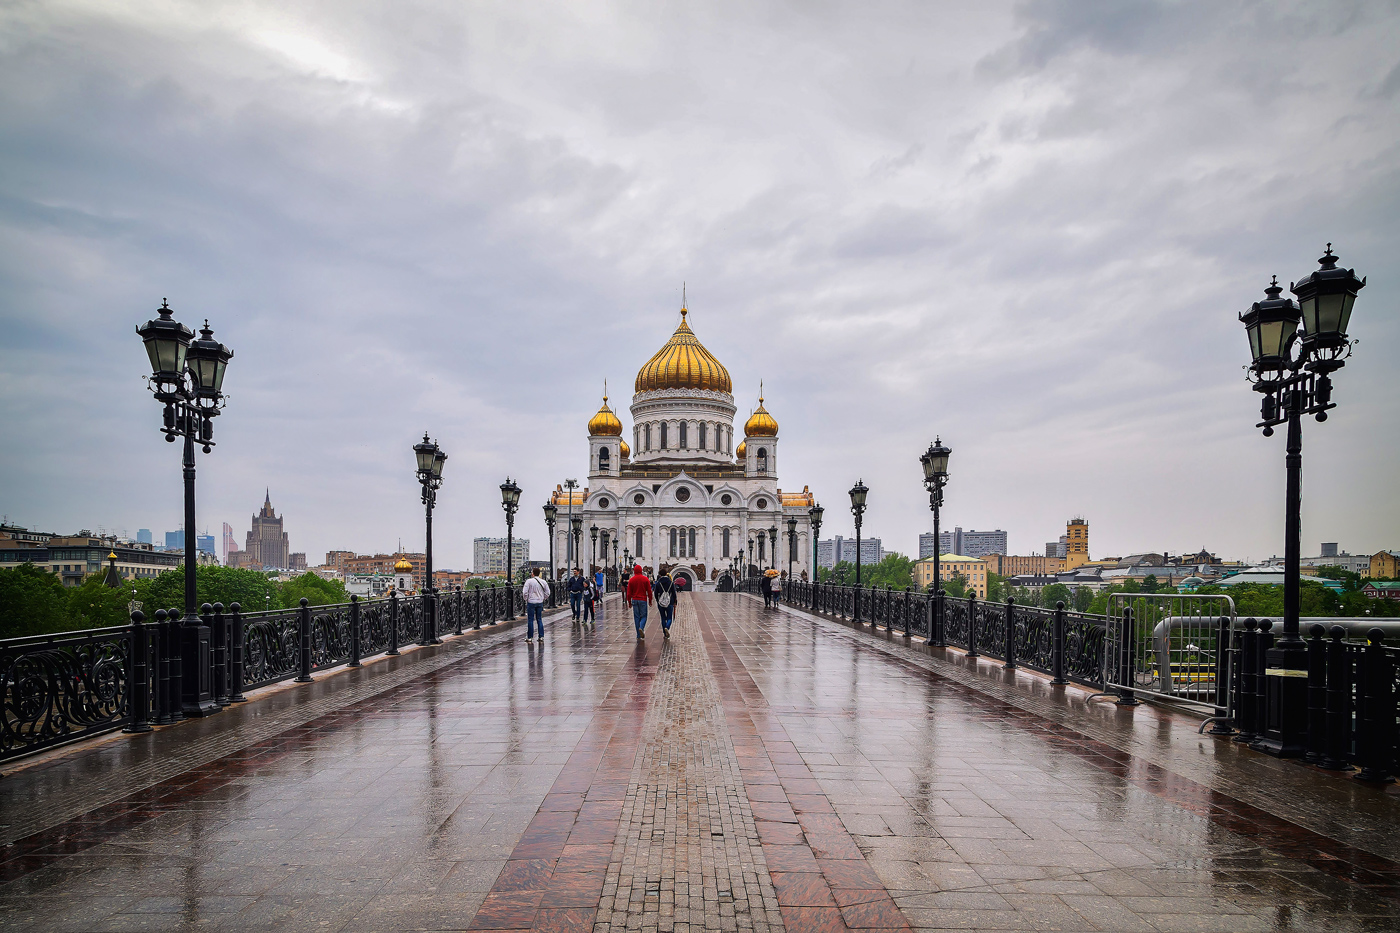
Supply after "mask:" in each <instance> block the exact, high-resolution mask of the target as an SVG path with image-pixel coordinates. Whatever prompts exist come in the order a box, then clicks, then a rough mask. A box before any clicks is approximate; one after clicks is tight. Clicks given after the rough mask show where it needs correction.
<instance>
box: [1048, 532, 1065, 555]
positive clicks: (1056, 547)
mask: <svg viewBox="0 0 1400 933" xmlns="http://www.w3.org/2000/svg"><path fill="white" fill-rule="evenodd" d="M1068 547H1069V536H1068V535H1060V540H1058V541H1046V542H1045V556H1046V557H1054V558H1058V559H1060V560H1063V559H1064V556H1065V550H1066V549H1067V548H1068Z"/></svg>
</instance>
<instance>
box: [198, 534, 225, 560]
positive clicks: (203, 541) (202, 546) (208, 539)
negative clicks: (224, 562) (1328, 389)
mask: <svg viewBox="0 0 1400 933" xmlns="http://www.w3.org/2000/svg"><path fill="white" fill-rule="evenodd" d="M194 546H195V548H196V549H197V550H200V551H203V552H204V553H206V554H208V555H210V556H211V557H218V556H219V552H218V551H216V550H215V549H214V536H213V535H195V536H194Z"/></svg>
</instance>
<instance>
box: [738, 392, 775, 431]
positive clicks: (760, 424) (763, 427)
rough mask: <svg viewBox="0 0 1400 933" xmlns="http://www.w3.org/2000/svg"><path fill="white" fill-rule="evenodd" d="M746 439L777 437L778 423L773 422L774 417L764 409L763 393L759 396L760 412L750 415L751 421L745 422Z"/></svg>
mask: <svg viewBox="0 0 1400 933" xmlns="http://www.w3.org/2000/svg"><path fill="white" fill-rule="evenodd" d="M744 436H745V437H777V436H778V422H777V421H775V420H773V416H772V415H770V414H768V409H766V408H764V407H763V393H762V392H759V394H758V410H757V411H755V412H754V413H753V414H751V415H749V420H748V421H745V422H744Z"/></svg>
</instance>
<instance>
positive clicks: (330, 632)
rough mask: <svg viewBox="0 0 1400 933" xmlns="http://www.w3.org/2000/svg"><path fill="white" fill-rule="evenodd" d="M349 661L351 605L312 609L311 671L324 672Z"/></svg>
mask: <svg viewBox="0 0 1400 933" xmlns="http://www.w3.org/2000/svg"><path fill="white" fill-rule="evenodd" d="M361 624H363V620H362V622H361ZM349 660H350V604H349V603H344V604H341V605H335V606H316V607H314V608H312V609H311V669H312V670H313V671H323V670H326V669H327V668H331V667H335V666H336V665H338V664H344V663H345V662H346V661H349Z"/></svg>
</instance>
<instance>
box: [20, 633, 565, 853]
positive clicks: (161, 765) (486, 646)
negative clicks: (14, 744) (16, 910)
mask: <svg viewBox="0 0 1400 933" xmlns="http://www.w3.org/2000/svg"><path fill="white" fill-rule="evenodd" d="M567 617H568V616H567V610H564V611H561V612H558V613H554V614H552V615H551V617H550V619H549V621H550V622H551V623H553V622H557V621H561V620H563V619H566V618H567ZM524 624H525V623H524V622H523V621H517V622H511V623H506V624H505V626H504V627H503V628H502V627H501V626H497V627H496V630H490V629H488V630H485V631H483V632H482V633H480V634H478V635H470V636H468V637H464V638H455V637H454V638H449V639H447V640H445V641H444V643H443V644H442V645H441V646H440V647H435V648H429V649H420V650H415V651H413V652H411V653H409V654H406V655H404V656H403V657H402V658H401V659H400V660H399V661H398V664H397V666H396V667H395V668H394V669H392V670H382V669H381V670H375V668H374V667H369V668H368V669H366V668H361V669H359V671H357V672H354V673H358V674H359V675H360V676H361V677H365V675H369V676H367V677H365V679H364V682H363V683H360V684H356V685H354V686H347V685H344V684H338V685H334V686H332V687H331V688H330V689H329V691H328V692H327V694H326V695H325V696H323V697H321V698H319V699H314V700H302V701H298V702H294V703H292V704H291V705H288V706H286V707H285V708H283V709H282V710H280V711H276V712H272V713H271V714H270V715H267V713H268V712H269V711H268V710H266V709H262V710H260V709H258V707H260V706H271V705H272V704H274V703H276V702H277V701H279V700H284V701H285V700H286V698H287V697H288V695H289V694H288V692H287V691H285V690H279V691H278V692H276V693H273V694H271V695H268V696H264V697H254V698H253V699H251V700H250V701H249V702H248V703H246V704H240V705H238V706H235V707H231V708H230V709H229V710H228V711H226V713H225V714H224V716H219V717H215V718H213V719H210V720H200V721H191V722H185V723H182V724H180V725H176V726H170V727H166V728H163V729H158V730H156V731H155V732H151V733H147V734H145V735H130V736H109V737H104V738H99V739H95V740H93V745H98V744H100V745H101V746H102V747H100V748H98V747H91V746H89V747H84V745H83V744H79V745H75V746H72V747H71V748H69V749H67V750H65V752H64V753H63V754H62V755H61V757H59V758H56V759H54V760H51V761H46V762H44V763H42V764H38V765H35V766H33V767H32V768H29V769H25V770H21V771H18V772H15V773H11V774H7V775H5V780H4V783H3V784H0V814H3V820H4V822H3V823H0V872H2V871H3V870H4V869H3V863H5V862H6V861H8V860H10V859H12V858H14V857H16V856H18V855H21V854H24V853H22V852H18V851H16V850H15V846H16V845H17V842H16V840H24V839H25V838H26V837H29V836H32V835H34V834H36V833H39V832H41V831H43V830H46V829H50V828H53V827H58V826H60V825H61V824H64V823H67V822H70V821H72V820H74V819H75V818H77V817H80V816H83V815H85V814H92V813H93V812H94V811H98V810H102V809H103V808H106V807H111V806H113V805H119V802H120V801H122V800H123V799H125V798H129V797H131V796H132V795H133V794H137V793H139V792H141V791H145V790H148V789H149V788H152V787H154V786H156V785H158V784H160V783H162V782H164V781H168V780H171V779H172V778H176V777H178V776H180V775H182V774H185V773H186V772H189V771H191V770H192V769H196V768H200V767H203V766H206V765H209V764H210V763H211V762H214V761H217V760H218V759H220V758H223V757H225V756H227V755H229V754H230V753H233V752H238V751H241V750H244V749H248V748H251V747H252V746H254V745H257V744H259V743H264V742H267V741H269V740H271V739H274V738H276V737H277V736H279V735H281V734H283V733H285V732H287V731H288V730H293V729H298V728H301V727H304V726H306V725H308V724H309V723H313V722H315V721H316V720H318V719H321V718H322V717H325V716H327V715H329V714H333V713H336V712H338V711H341V710H344V709H347V708H348V707H352V706H355V705H357V704H360V703H363V702H365V701H367V700H370V699H372V698H374V697H376V696H379V695H381V694H384V693H387V692H389V691H395V692H396V696H399V697H401V696H402V692H401V691H399V690H397V688H401V687H403V686H404V685H406V684H409V683H411V682H413V681H416V680H419V679H420V678H423V677H424V676H425V675H427V674H431V673H433V672H436V671H439V670H442V669H443V668H445V667H448V666H450V665H453V664H458V663H461V662H464V661H469V660H472V659H474V658H477V657H480V656H481V655H483V654H485V653H486V652H489V651H492V650H495V649H497V648H499V647H501V646H503V645H505V644H507V643H508V642H509V641H510V640H511V639H512V638H514V637H516V636H515V635H512V634H511V629H513V628H516V627H518V626H523V625H524ZM517 634H518V633H517ZM376 660H378V659H376ZM376 666H377V665H376ZM386 666H387V665H386ZM351 673H352V672H351V671H349V670H347V669H341V670H334V671H331V672H330V673H328V674H324V675H320V676H319V677H318V678H317V680H316V686H320V685H322V684H323V683H324V681H326V680H328V679H334V678H337V677H341V676H343V675H345V674H351ZM336 687H340V689H336ZM294 689H301V688H294ZM226 716H236V717H238V720H237V721H235V722H232V723H230V722H229V720H228V719H227V718H225V717H226ZM201 727H203V728H204V729H205V730H206V732H205V734H204V735H202V736H201V735H191V733H192V732H195V731H196V730H198V729H200V728H201ZM113 743H122V744H125V745H128V746H134V748H131V749H129V750H128V749H122V750H121V755H120V756H116V755H114V756H112V760H111V761H110V762H106V761H99V760H97V756H106V755H108V753H110V752H111V751H112V749H111V748H110V746H111V745H112V744H113ZM152 746H155V747H154V748H153V747H152ZM143 759H144V760H143ZM70 768H71V769H72V770H73V771H74V772H75V773H74V774H72V775H69V774H65V773H64V772H65V771H67V770H68V769H70ZM104 772H105V773H104ZM85 822H89V821H85Z"/></svg>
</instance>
